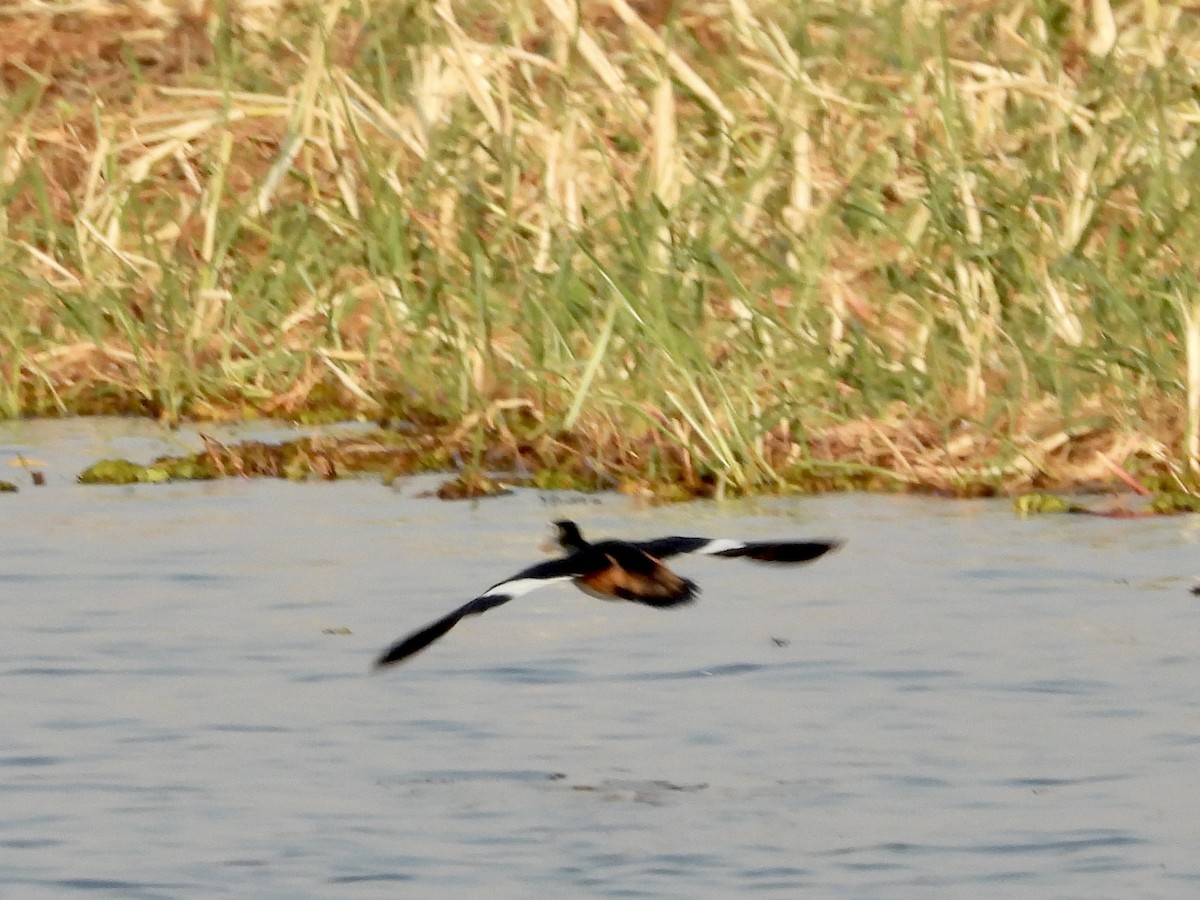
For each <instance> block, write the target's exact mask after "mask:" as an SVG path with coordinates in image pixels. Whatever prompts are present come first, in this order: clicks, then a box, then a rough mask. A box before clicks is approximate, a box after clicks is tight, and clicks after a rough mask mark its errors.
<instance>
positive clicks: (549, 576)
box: [375, 520, 841, 669]
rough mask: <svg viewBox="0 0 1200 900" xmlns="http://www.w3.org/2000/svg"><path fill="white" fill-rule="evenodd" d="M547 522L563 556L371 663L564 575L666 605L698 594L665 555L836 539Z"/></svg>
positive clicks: (782, 559)
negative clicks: (595, 531)
mask: <svg viewBox="0 0 1200 900" xmlns="http://www.w3.org/2000/svg"><path fill="white" fill-rule="evenodd" d="M554 528H555V535H554V539H555V543H557V545H558V547H559V548H560V549H561V550H562V551H563V552H564V553H565V555H564V556H561V557H559V558H558V559H552V560H549V561H548V562H544V563H538V564H537V565H536V566H530V567H529V568H528V569H523V570H522V571H520V572H518V573H517V574H516V575H513V576H512V577H511V578H506V579H505V580H504V581H501V582H500V583H499V584H496V585H493V586H492V587H490V588H488V589H487V590H486V591H484V592H483V593H482V594H480V595H479V596H478V597H476V598H475V599H474V600H471V601H470V602H468V603H464V604H463V605H462V606H460V607H459V608H458V609H456V610H454V612H452V613H449V614H447V615H445V616H442V618H440V619H438V620H437V621H436V622H431V623H430V624H429V625H426V626H425V627H424V628H421V629H419V630H418V631H414V632H413V633H412V634H410V635H408V636H407V637H403V638H401V639H400V640H398V641H396V642H395V643H394V644H392V646H391V647H389V648H388V649H387V650H386V651H384V652H383V653H382V654H381V655H380V656H379V658H378V659H376V660H375V668H377V669H380V668H384V667H385V666H391V665H395V664H396V663H398V662H402V661H403V660H406V659H408V658H409V657H410V656H412V655H413V654H414V653H418V652H419V651H421V650H424V649H425V648H426V647H428V646H429V645H430V644H432V643H433V642H434V641H436V640H437V639H438V638H440V637H441V636H442V635H444V634H445V633H446V632H447V631H449V630H450V629H451V628H453V627H454V626H455V625H457V624H458V623H459V622H460V621H461V620H462V619H465V618H466V617H467V616H477V615H479V614H480V613H482V612H487V611H488V610H489V609H493V608H494V607H497V606H500V605H502V604H504V603H507V602H508V601H509V600H512V599H513V598H514V597H520V596H521V595H522V594H528V593H529V592H530V591H535V590H537V589H538V588H541V587H546V586H547V585H551V584H557V583H559V582H563V581H570V582H573V583H574V584H575V586H576V587H578V588H579V589H580V590H581V591H583V592H584V593H585V594H590V595H591V596H593V597H599V598H600V599H601V600H629V601H632V602H634V603H642V604H645V605H646V606H654V607H657V608H660V609H665V608H668V607H672V606H680V605H682V604H684V603H691V602H692V601H693V600H695V599H696V596H697V595H698V594H699V593H700V588H699V587H697V585H696V583H695V582H694V581H691V580H690V579H687V578H683V577H681V576H679V575H676V574H675V573H674V572H672V571H671V570H670V569H669V568H667V567H666V566H665V565H663V562H662V561H663V560H664V559H670V558H671V557H672V556H679V555H680V554H683V553H699V554H701V555H703V556H724V557H742V558H745V559H753V560H758V561H759V562H767V563H806V562H811V561H812V560H814V559H816V558H817V557H819V556H824V555H825V554H826V553H828V552H829V551H830V550H835V549H837V548H838V547H840V546H841V541H820V540H814V541H734V540H729V539H727V538H703V537H664V538H656V539H655V540H652V541H611V540H610V541H598V542H596V543H594V544H593V543H589V542H588V541H587V540H585V539H584V537H583V534H582V533H581V532H580V531H579V526H578V525H576V524H575V523H574V522H571V521H568V520H563V521H560V522H555V523H554Z"/></svg>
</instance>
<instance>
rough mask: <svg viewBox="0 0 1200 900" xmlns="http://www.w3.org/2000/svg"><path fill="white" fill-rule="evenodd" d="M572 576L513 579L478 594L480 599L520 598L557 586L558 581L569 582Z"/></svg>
mask: <svg viewBox="0 0 1200 900" xmlns="http://www.w3.org/2000/svg"><path fill="white" fill-rule="evenodd" d="M573 577H574V576H572V575H556V576H554V577H551V578H514V579H512V581H502V582H500V583H499V584H498V585H496V586H495V587H493V588H489V589H488V591H487V593H485V594H480V595H479V596H480V597H481V598H482V597H495V596H498V595H501V594H503V595H504V596H506V597H520V596H521V595H522V594H528V593H529V592H530V591H536V590H537V589H538V588H542V587H545V586H546V585H548V584H557V583H558V582H560V581H570V580H571V579H572V578H573Z"/></svg>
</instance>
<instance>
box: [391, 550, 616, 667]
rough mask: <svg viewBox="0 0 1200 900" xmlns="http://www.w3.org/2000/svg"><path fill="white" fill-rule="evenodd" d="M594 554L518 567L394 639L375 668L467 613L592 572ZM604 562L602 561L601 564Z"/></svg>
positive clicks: (401, 656) (396, 659) (405, 654)
mask: <svg viewBox="0 0 1200 900" xmlns="http://www.w3.org/2000/svg"><path fill="white" fill-rule="evenodd" d="M595 555H596V554H592V553H586V552H580V553H574V554H572V555H571V556H566V557H563V558H562V559H552V560H549V561H548V562H544V563H538V564H537V565H536V566H530V567H529V568H528V569H523V570H521V571H520V572H518V573H517V574H516V575H514V576H512V577H511V578H506V579H505V580H504V581H501V582H500V583H499V584H495V585H492V587H490V588H488V589H487V590H486V591H484V593H482V594H480V595H479V596H478V597H476V598H475V599H474V600H471V601H469V602H467V603H464V604H463V605H462V606H460V607H459V608H458V609H456V610H454V612H452V613H449V614H447V615H445V616H442V617H441V618H440V619H438V620H437V621H436V622H431V623H430V624H429V625H426V626H425V627H424V628H422V629H420V630H418V631H414V632H413V633H412V634H410V635H408V636H407V637H403V638H401V639H400V640H398V641H396V643H394V644H392V646H390V647H389V648H388V649H387V650H385V651H384V652H383V653H382V654H381V655H380V656H379V658H378V659H376V660H375V668H377V669H381V668H383V667H385V666H390V665H394V664H396V663H398V662H402V661H403V660H405V659H408V657H410V656H412V655H413V654H414V653H417V652H419V651H421V650H424V649H425V648H426V647H428V646H429V645H430V644H432V643H433V642H434V641H436V640H437V639H438V638H440V637H441V636H442V635H444V634H445V633H446V632H447V631H449V630H450V629H451V628H453V627H454V626H455V625H457V624H458V623H459V622H460V621H461V620H462V619H465V618H466V617H467V616H477V615H479V614H480V613H483V612H487V611H488V610H489V609H493V608H494V607H497V606H501V605H503V604H505V603H507V602H508V601H509V600H512V599H513V598H514V597H520V596H521V595H522V594H528V593H529V592H530V591H536V590H537V589H538V588H540V587H545V586H546V585H549V584H555V583H557V582H560V581H570V580H571V579H573V578H577V577H579V576H580V575H586V574H588V573H590V572H592V571H594V570H595V569H596V568H597V567H598V565H597V562H596V560H595V559H593V558H592V557H594V556H595ZM601 559H603V558H601ZM606 562H607V561H606V560H605V561H604V563H606Z"/></svg>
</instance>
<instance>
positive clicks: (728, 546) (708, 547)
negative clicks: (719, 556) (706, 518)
mask: <svg viewBox="0 0 1200 900" xmlns="http://www.w3.org/2000/svg"><path fill="white" fill-rule="evenodd" d="M745 546H746V542H745V541H732V540H730V539H729V538H716V539H715V540H711V541H709V542H708V543H707V544H705V545H704V546H703V547H701V548H700V549H698V550H696V551H695V552H696V553H701V554H712V553H724V552H725V551H726V550H740V549H741V548H742V547H745Z"/></svg>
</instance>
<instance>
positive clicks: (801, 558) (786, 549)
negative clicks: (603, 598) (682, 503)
mask: <svg viewBox="0 0 1200 900" xmlns="http://www.w3.org/2000/svg"><path fill="white" fill-rule="evenodd" d="M841 545H842V542H841V541H734V540H730V539H729V538H702V537H665V538H658V539H656V540H653V541H639V542H637V543H635V544H634V546H635V547H637V548H638V549H639V550H642V551H644V552H646V553H648V554H649V555H650V556H653V557H654V558H655V559H668V558H670V557H672V556H678V555H680V554H681V553H698V554H700V555H702V556H725V557H744V558H746V559H755V560H758V561H759V562H774V563H803V562H810V561H812V560H814V559H816V558H817V557H820V556H824V555H825V554H826V553H828V552H829V551H830V550H836V549H837V548H838V547H840V546H841Z"/></svg>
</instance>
